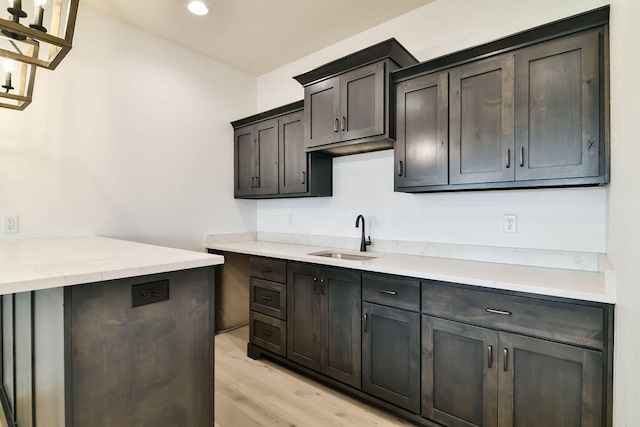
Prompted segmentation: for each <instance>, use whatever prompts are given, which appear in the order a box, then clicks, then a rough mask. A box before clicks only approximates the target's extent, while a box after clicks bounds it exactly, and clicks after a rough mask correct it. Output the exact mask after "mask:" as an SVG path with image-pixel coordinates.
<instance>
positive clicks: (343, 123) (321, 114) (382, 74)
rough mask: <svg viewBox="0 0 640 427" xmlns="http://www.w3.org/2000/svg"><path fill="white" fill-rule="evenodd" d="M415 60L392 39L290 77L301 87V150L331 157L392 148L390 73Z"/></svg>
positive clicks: (393, 127)
mask: <svg viewBox="0 0 640 427" xmlns="http://www.w3.org/2000/svg"><path fill="white" fill-rule="evenodd" d="M415 63H417V60H416V59H415V58H414V57H413V56H412V55H411V54H410V53H409V52H407V50H406V49H405V48H404V47H402V45H400V44H399V43H398V42H397V41H396V40H395V39H390V40H387V41H385V42H382V43H378V44H377V45H374V46H371V47H369V48H366V49H363V50H361V51H358V52H356V53H354V54H352V55H349V56H347V57H344V58H341V59H338V60H336V61H333V62H331V63H329V64H326V65H324V66H322V67H320V68H317V69H315V70H312V71H309V72H307V73H305V74H301V75H299V76H296V77H294V78H295V79H296V80H298V82H300V83H301V84H302V85H304V86H305V89H304V93H305V95H304V108H305V136H304V140H305V147H306V149H307V151H310V152H311V151H321V152H326V153H329V154H331V155H334V156H340V155H346V154H355V153H361V152H365V151H375V150H382V149H389V148H393V140H394V138H395V121H394V120H393V115H392V114H390V112H393V100H394V98H393V96H392V95H393V94H392V92H391V90H392V86H391V84H390V77H389V76H390V73H391V72H392V71H394V70H397V69H399V68H401V67H405V66H408V65H412V64H415Z"/></svg>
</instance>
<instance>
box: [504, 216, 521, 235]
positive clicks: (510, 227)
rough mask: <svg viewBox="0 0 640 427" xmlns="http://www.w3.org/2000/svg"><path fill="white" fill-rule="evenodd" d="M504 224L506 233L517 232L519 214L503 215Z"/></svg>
mask: <svg viewBox="0 0 640 427" xmlns="http://www.w3.org/2000/svg"><path fill="white" fill-rule="evenodd" d="M502 226H503V230H504V232H505V233H516V232H517V231H518V221H517V216H516V215H514V214H508V215H504V216H503V217H502Z"/></svg>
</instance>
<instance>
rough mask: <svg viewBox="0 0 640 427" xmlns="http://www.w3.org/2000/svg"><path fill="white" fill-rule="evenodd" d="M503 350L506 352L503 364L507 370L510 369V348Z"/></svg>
mask: <svg viewBox="0 0 640 427" xmlns="http://www.w3.org/2000/svg"><path fill="white" fill-rule="evenodd" d="M502 352H503V353H504V366H503V370H504V371H505V372H507V371H508V370H509V350H507V349H506V348H505V349H504V350H502Z"/></svg>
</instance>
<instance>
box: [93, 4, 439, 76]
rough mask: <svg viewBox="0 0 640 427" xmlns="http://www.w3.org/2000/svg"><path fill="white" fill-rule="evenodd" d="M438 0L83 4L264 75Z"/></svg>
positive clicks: (251, 72) (224, 61)
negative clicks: (201, 7)
mask: <svg viewBox="0 0 640 427" xmlns="http://www.w3.org/2000/svg"><path fill="white" fill-rule="evenodd" d="M432 1H434V0H206V2H207V3H208V4H209V6H210V9H211V13H209V15H207V16H204V17H202V16H196V15H192V14H191V13H189V12H188V11H187V8H186V5H187V0H160V1H158V0H109V1H105V0H82V2H81V4H82V5H83V6H88V7H91V8H93V9H95V10H98V11H99V12H102V13H104V14H106V15H109V16H111V17H113V18H115V19H118V20H120V21H123V22H125V23H127V24H129V25H132V26H134V27H137V28H139V29H141V30H144V31H147V32H149V33H152V34H155V35H157V36H159V37H162V38H164V39H167V40H170V41H172V42H174V43H177V44H179V45H181V46H184V47H186V48H189V49H191V50H194V51H196V52H199V53H201V54H203V55H205V56H208V57H210V58H213V59H216V60H218V61H220V62H223V63H226V64H228V65H230V66H232V67H234V68H237V69H239V70H242V71H245V72H247V73H249V74H252V75H255V76H258V75H261V74H264V73H266V72H269V71H271V70H274V69H276V68H278V67H280V66H282V65H285V64H288V63H289V62H292V61H294V60H296V59H299V58H302V57H304V56H306V55H308V54H311V53H313V52H315V51H317V50H320V49H322V48H325V47H327V46H330V45H332V44H334V43H337V42H339V41H341V40H344V39H346V38H348V37H350V36H353V35H355V34H358V33H360V32H362V31H364V30H366V29H369V28H371V27H374V26H376V25H378V24H380V23H382V22H385V21H388V20H390V19H392V18H395V17H397V16H400V15H403V14H405V13H407V12H409V11H411V10H413V9H416V8H418V7H420V6H423V5H425V4H427V3H431V2H432Z"/></svg>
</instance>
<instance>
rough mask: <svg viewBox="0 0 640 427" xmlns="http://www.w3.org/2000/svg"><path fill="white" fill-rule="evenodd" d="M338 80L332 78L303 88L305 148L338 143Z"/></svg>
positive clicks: (337, 78)
mask: <svg viewBox="0 0 640 427" xmlns="http://www.w3.org/2000/svg"><path fill="white" fill-rule="evenodd" d="M339 114H340V79H339V77H333V78H330V79H327V80H322V81H320V82H318V83H314V84H312V85H309V86H307V87H305V88H304V118H305V138H304V144H305V147H318V146H320V145H325V144H331V143H333V142H338V141H340V119H339V118H338V116H339Z"/></svg>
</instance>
